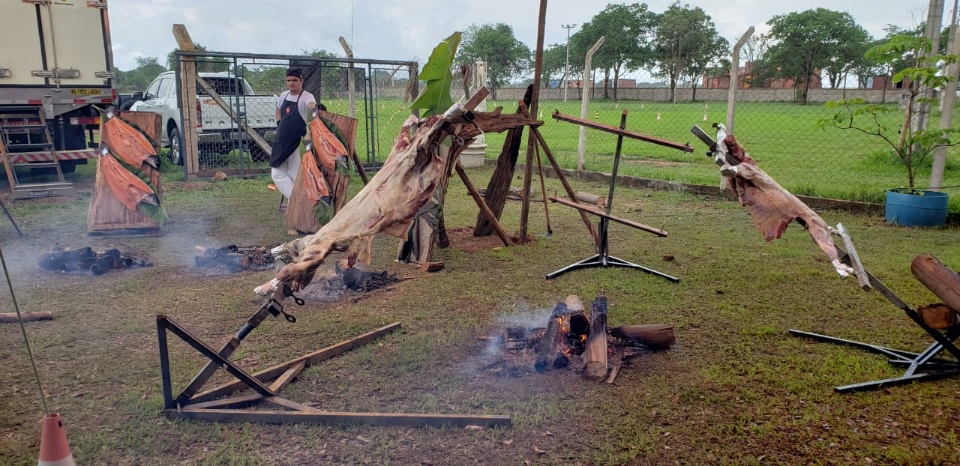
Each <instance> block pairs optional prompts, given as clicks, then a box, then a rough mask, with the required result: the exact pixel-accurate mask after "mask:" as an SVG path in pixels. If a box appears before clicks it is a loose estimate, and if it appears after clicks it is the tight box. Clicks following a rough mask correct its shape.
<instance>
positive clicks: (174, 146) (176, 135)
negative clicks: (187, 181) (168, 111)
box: [169, 128, 183, 165]
mask: <svg viewBox="0 0 960 466" xmlns="http://www.w3.org/2000/svg"><path fill="white" fill-rule="evenodd" d="M169 136H170V161H171V162H173V163H174V164H176V165H183V156H182V154H180V140H181V139H182V138H181V136H180V130H178V129H177V128H171V129H170V134H169Z"/></svg>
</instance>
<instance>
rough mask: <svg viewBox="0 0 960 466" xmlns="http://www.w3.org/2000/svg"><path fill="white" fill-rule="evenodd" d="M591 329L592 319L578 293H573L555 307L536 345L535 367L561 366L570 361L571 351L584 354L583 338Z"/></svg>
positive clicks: (558, 367)
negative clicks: (589, 318)
mask: <svg viewBox="0 0 960 466" xmlns="http://www.w3.org/2000/svg"><path fill="white" fill-rule="evenodd" d="M589 331H590V321H589V320H588V319H587V315H586V313H585V312H584V308H583V301H582V300H581V299H580V297H579V296H576V295H570V296H567V298H566V299H565V300H564V302H562V303H558V304H557V306H556V307H554V309H553V314H552V315H551V316H550V320H549V321H548V322H547V329H546V331H545V332H544V335H543V339H541V340H540V344H539V345H538V346H537V360H536V362H535V363H534V366H533V367H534V369H536V370H537V372H541V373H542V372H546V371H547V370H549V369H550V368H551V367H552V368H554V369H560V368H563V367H567V366H568V365H569V364H570V357H569V356H570V355H574V354H576V355H579V354H583V351H584V341H586V339H587V333H588V332H589Z"/></svg>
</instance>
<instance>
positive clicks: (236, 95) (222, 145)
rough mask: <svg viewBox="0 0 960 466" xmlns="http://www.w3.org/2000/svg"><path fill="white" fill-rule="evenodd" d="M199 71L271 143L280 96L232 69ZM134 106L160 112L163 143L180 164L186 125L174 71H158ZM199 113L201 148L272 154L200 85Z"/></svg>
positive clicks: (255, 158)
mask: <svg viewBox="0 0 960 466" xmlns="http://www.w3.org/2000/svg"><path fill="white" fill-rule="evenodd" d="M199 76H200V77H201V78H203V79H204V80H205V81H207V83H209V84H210V85H211V86H212V87H213V89H214V90H215V91H216V92H217V94H219V95H220V97H221V98H222V99H223V100H225V101H227V102H228V103H229V104H230V106H231V107H232V108H233V110H234V113H236V114H237V115H239V117H240V119H241V121H242V123H243V124H244V126H246V127H249V128H251V129H253V130H255V131H256V132H257V133H258V134H259V135H260V136H261V137H263V138H264V139H265V140H266V141H267V142H272V141H273V138H274V137H275V136H276V130H277V96H275V95H256V94H255V93H254V92H253V89H252V88H251V87H250V84H248V83H247V81H246V80H244V79H243V78H238V77H235V76H233V75H232V74H228V73H199ZM130 110H133V111H138V112H155V113H159V114H160V115H162V117H163V128H164V131H163V134H162V141H161V143H162V144H163V145H164V146H165V147H170V159H171V160H172V161H173V162H174V163H177V164H181V165H182V164H183V157H181V155H180V154H181V152H180V150H181V147H182V146H181V141H182V134H183V124H182V123H181V121H180V100H179V98H178V97H177V86H176V74H175V73H174V72H173V71H167V72H164V73H160V75H159V76H157V78H156V79H154V80H153V82H152V83H150V86H149V87H147V90H146V91H145V92H144V96H143V100H142V101H140V102H136V103H134V104H133V106H131V107H130ZM197 112H198V113H199V118H198V120H199V122H200V123H199V125H198V126H197V141H198V143H199V149H200V151H201V152H203V153H217V154H224V153H227V152H230V151H231V150H234V149H238V148H246V149H247V150H248V151H249V152H250V155H251V158H252V159H253V161H255V162H262V161H266V160H268V159H269V155H267V154H266V153H265V152H264V151H263V150H261V149H260V147H259V146H258V145H257V144H256V143H255V142H253V141H252V140H250V139H249V136H248V135H247V134H246V132H245V131H243V129H242V128H241V127H239V126H238V125H237V123H236V122H235V121H233V119H232V118H230V115H228V114H227V112H225V111H224V110H223V108H221V107H220V105H219V104H217V102H216V101H214V99H213V97H211V96H209V95H207V93H206V92H205V91H204V90H203V88H201V87H200V86H199V85H198V86H197Z"/></svg>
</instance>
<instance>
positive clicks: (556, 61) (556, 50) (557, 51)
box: [540, 44, 570, 88]
mask: <svg viewBox="0 0 960 466" xmlns="http://www.w3.org/2000/svg"><path fill="white" fill-rule="evenodd" d="M566 62H567V47H566V45H565V44H564V45H561V44H553V45H551V46H549V47H547V48H546V49H545V50H544V51H543V61H542V63H540V83H541V85H542V86H543V87H550V81H552V80H553V79H552V78H553V77H554V76H555V75H558V74H559V75H560V76H561V79H560V80H559V87H561V88H563V86H565V84H564V83H565V82H567V81H569V80H570V77H569V76H568V75H567V74H564V71H566V70H565V68H564V65H566ZM568 74H569V73H568Z"/></svg>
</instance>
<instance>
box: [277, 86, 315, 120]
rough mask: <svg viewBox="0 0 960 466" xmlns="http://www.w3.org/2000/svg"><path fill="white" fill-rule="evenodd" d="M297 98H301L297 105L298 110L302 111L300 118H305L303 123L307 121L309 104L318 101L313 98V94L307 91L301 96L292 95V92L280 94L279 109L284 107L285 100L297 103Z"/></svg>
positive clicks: (301, 92) (301, 93)
mask: <svg viewBox="0 0 960 466" xmlns="http://www.w3.org/2000/svg"><path fill="white" fill-rule="evenodd" d="M297 97H299V98H300V102H299V103H297V109H298V110H300V118H303V121H307V104H308V103H310V102H316V101H317V99H315V98H314V97H313V94H311V93H309V92H307V91H300V95H290V91H289V90H287V91H283V92H282V93H281V94H280V98H279V99H277V108H280V107H281V106H282V103H283V101H284V100H289V101H290V102H297Z"/></svg>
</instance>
